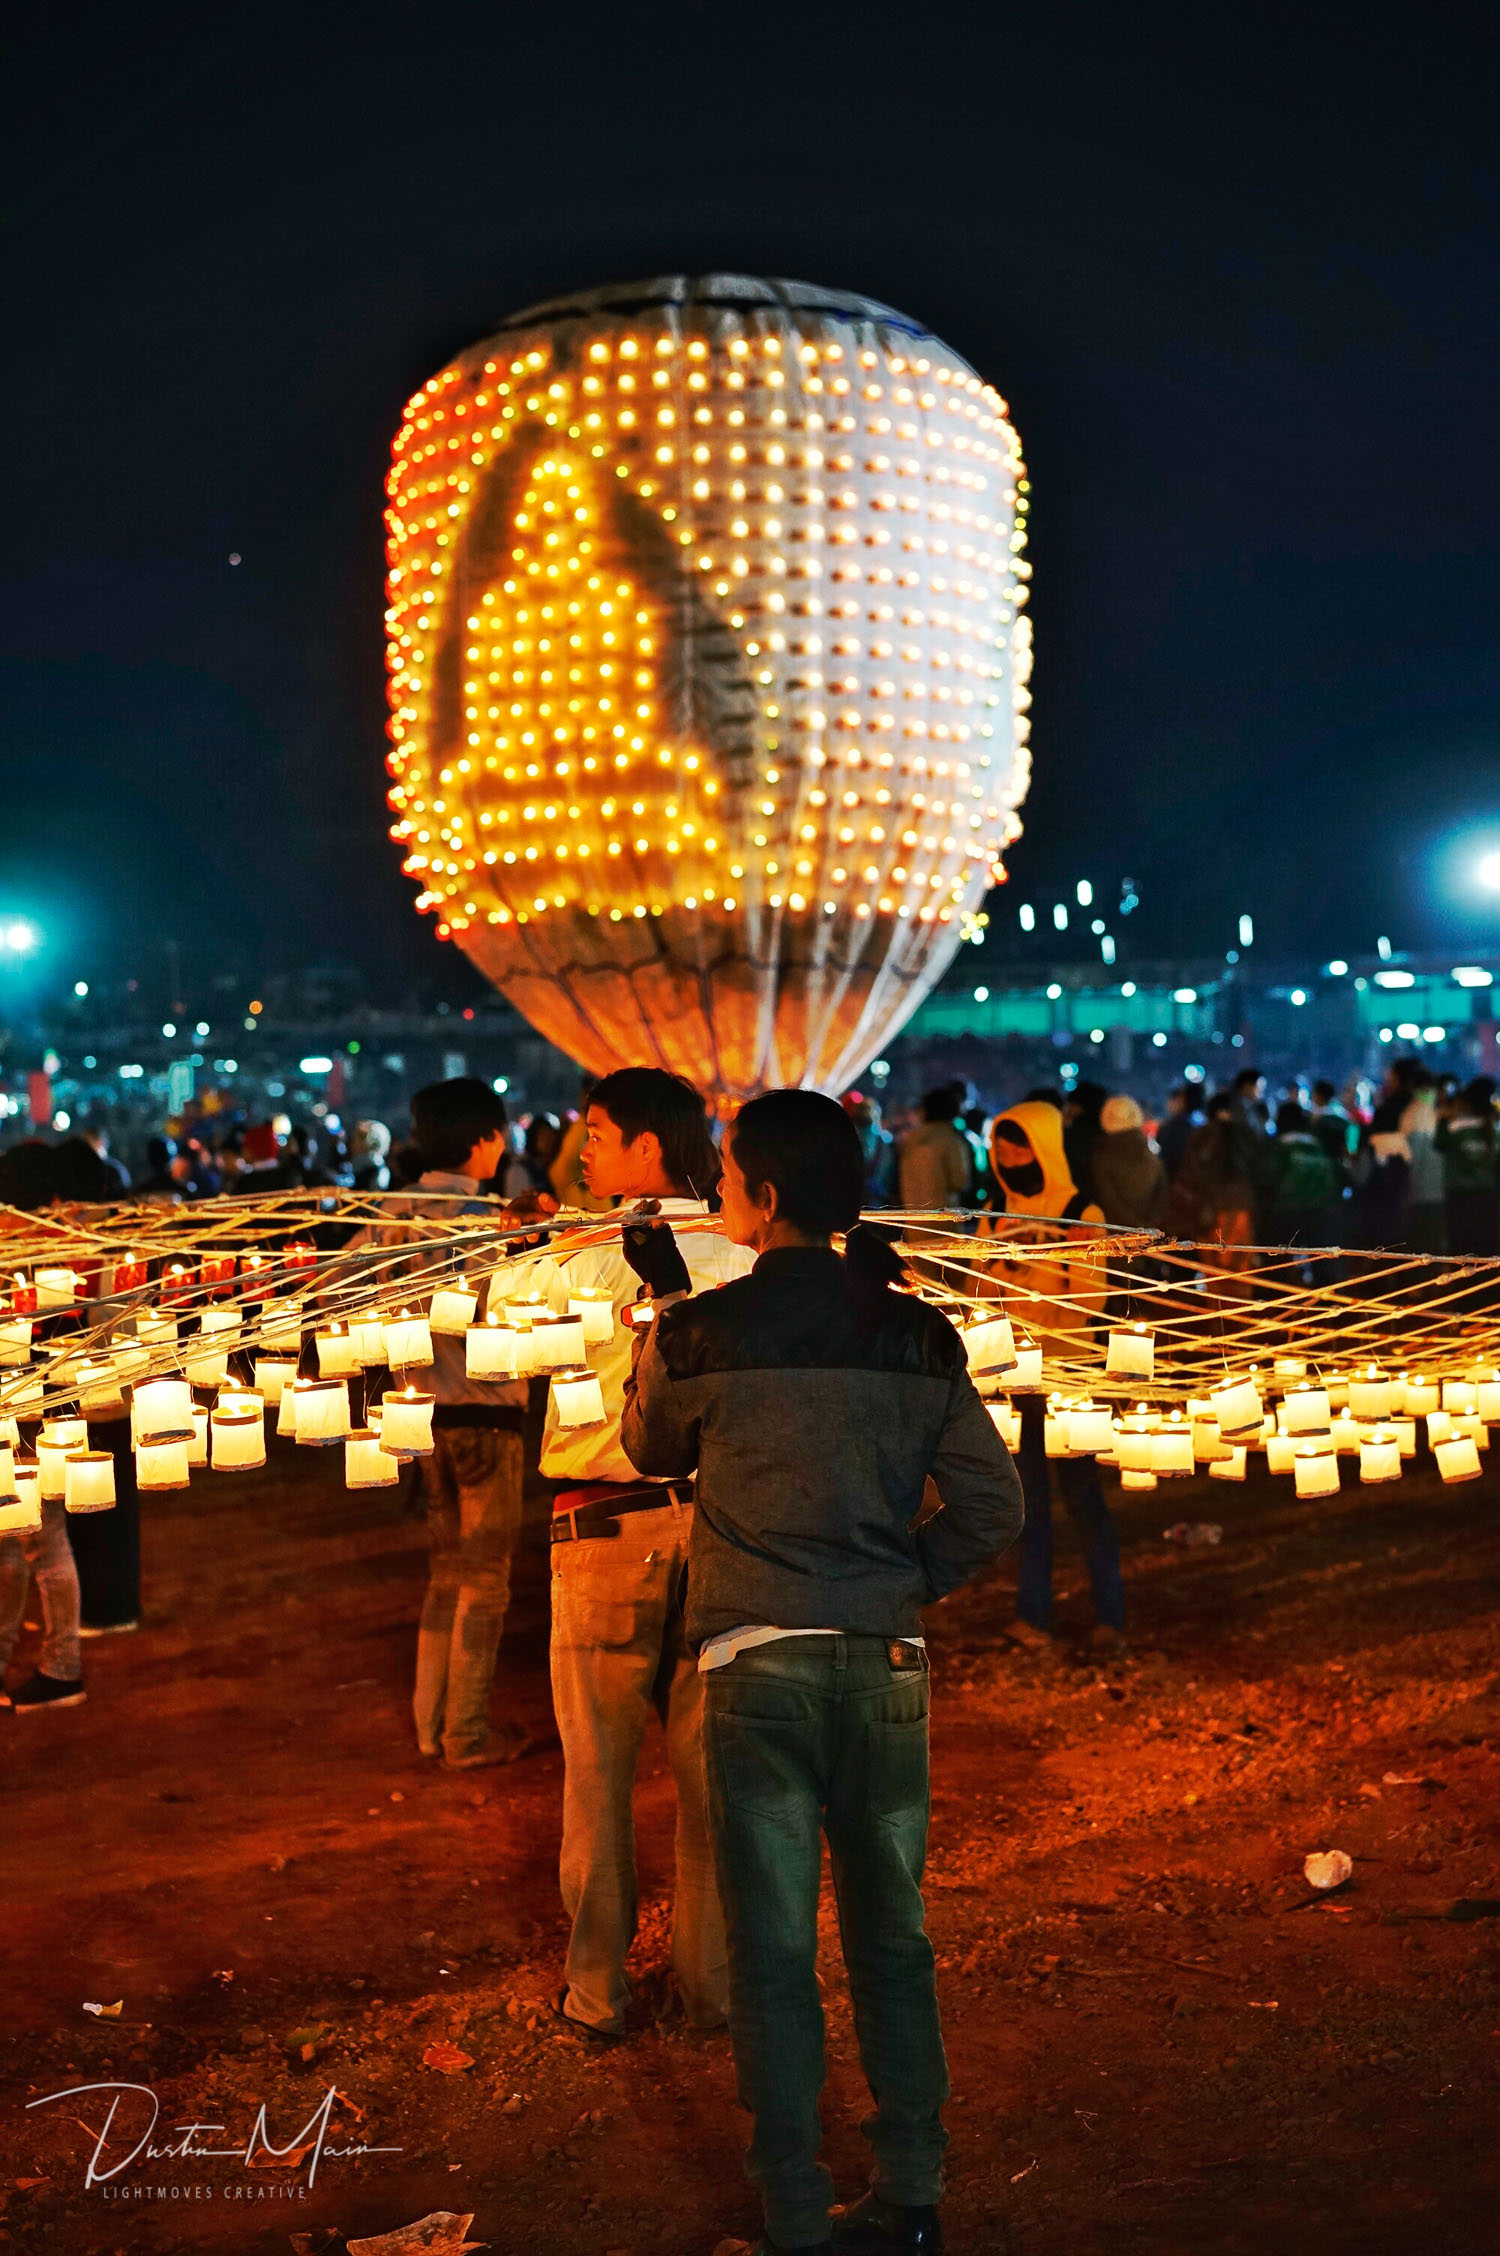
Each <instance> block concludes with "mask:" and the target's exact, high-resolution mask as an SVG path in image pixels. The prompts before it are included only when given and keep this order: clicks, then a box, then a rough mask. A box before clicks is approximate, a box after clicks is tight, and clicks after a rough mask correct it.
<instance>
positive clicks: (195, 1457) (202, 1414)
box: [186, 1402, 208, 1465]
mask: <svg viewBox="0 0 1500 2256" xmlns="http://www.w3.org/2000/svg"><path fill="white" fill-rule="evenodd" d="M186 1447H187V1461H188V1463H189V1464H190V1465H206V1464H207V1463H208V1412H207V1411H206V1410H205V1409H204V1408H203V1405H202V1404H201V1403H199V1402H195V1403H194V1404H193V1434H192V1439H191V1440H190V1441H189V1442H188V1443H187V1444H186Z"/></svg>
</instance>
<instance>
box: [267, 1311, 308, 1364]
mask: <svg viewBox="0 0 1500 2256" xmlns="http://www.w3.org/2000/svg"><path fill="white" fill-rule="evenodd" d="M303 1313H304V1310H303V1304H302V1302H301V1301H300V1300H268V1301H267V1302H266V1312H265V1315H264V1317H263V1318H262V1319H261V1325H260V1344H261V1346H262V1347H263V1348H266V1349H267V1350H268V1351H269V1352H270V1353H271V1354H272V1355H290V1356H292V1357H293V1358H294V1359H295V1358H296V1357H297V1356H298V1355H300V1354H301V1352H302V1318H303Z"/></svg>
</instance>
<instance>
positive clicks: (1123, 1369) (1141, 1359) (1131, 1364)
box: [1104, 1324, 1156, 1379]
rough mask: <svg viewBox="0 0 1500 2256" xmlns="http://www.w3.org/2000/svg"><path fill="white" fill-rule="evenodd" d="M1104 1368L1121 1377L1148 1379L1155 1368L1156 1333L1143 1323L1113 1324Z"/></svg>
mask: <svg viewBox="0 0 1500 2256" xmlns="http://www.w3.org/2000/svg"><path fill="white" fill-rule="evenodd" d="M1104 1368H1105V1370H1106V1371H1117V1372H1118V1373H1119V1374H1120V1375H1121V1377H1122V1378H1123V1377H1131V1378H1134V1377H1140V1378H1143V1379H1149V1378H1150V1377H1151V1376H1152V1375H1153V1373H1154V1372H1155V1370H1156V1335H1155V1333H1154V1332H1151V1331H1148V1330H1147V1328H1146V1326H1145V1325H1144V1324H1125V1325H1120V1324H1117V1325H1115V1327H1114V1329H1113V1330H1112V1331H1111V1333H1110V1335H1109V1344H1108V1346H1107V1348H1106V1350H1105V1357H1104Z"/></svg>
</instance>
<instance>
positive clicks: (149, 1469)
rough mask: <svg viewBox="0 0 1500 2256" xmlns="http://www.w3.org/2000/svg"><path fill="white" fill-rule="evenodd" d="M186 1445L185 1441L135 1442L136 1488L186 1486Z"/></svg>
mask: <svg viewBox="0 0 1500 2256" xmlns="http://www.w3.org/2000/svg"><path fill="white" fill-rule="evenodd" d="M188 1480H189V1474H188V1445H187V1443H186V1442H185V1441H154V1442H153V1441H142V1442H138V1443H137V1444H136V1452H135V1481H136V1486H137V1488H186V1487H187V1485H188Z"/></svg>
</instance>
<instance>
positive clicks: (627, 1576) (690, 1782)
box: [552, 1503, 728, 2035]
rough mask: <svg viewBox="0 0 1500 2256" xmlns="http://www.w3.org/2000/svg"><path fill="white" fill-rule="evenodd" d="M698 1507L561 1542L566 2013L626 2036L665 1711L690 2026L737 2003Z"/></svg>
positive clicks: (555, 1647) (555, 1594) (718, 2019)
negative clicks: (713, 1835) (709, 1694)
mask: <svg viewBox="0 0 1500 2256" xmlns="http://www.w3.org/2000/svg"><path fill="white" fill-rule="evenodd" d="M692 1525H693V1513H692V1507H691V1505H689V1504H681V1503H672V1504H667V1505H665V1506H663V1507H661V1508H660V1509H659V1510H652V1511H648V1512H631V1513H628V1514H627V1515H626V1516H625V1518H624V1519H622V1520H621V1522H620V1532H619V1534H618V1535H599V1536H585V1537H584V1538H583V1539H582V1540H581V1541H580V1542H577V1543H556V1544H554V1545H553V1547H552V1699H553V1705H554V1706H555V1708H556V1711H557V1728H558V1731H559V1733H560V1734H561V1737H562V1744H563V1760H564V1766H565V1767H564V1775H563V1827H562V1857H561V1861H560V1866H559V1876H560V1879H561V1882H562V1899H563V1909H564V1910H565V1911H566V1912H567V1914H568V1917H569V1919H570V1920H571V1921H572V1923H573V1924H572V1931H571V1933H570V1935H569V1938H568V1958H567V1968H566V1972H567V1993H566V2001H565V2008H564V2010H565V2011H566V2012H567V2013H568V2014H569V2016H570V2017H571V2018H572V2019H573V2020H575V2021H583V2022H587V2023H588V2025H589V2026H590V2027H591V2028H595V2029H602V2030H606V2031H608V2032H609V2033H610V2034H612V2035H619V2034H621V2033H622V2032H623V2030H624V2027H625V2008H626V2006H627V2005H628V2004H629V2002H630V1984H629V1982H628V1981H627V1980H626V1978H625V1959H626V1955H627V1953H628V1952H629V1949H630V1946H631V1944H632V1943H633V1942H634V1940H635V1931H636V1872H635V1815H634V1806H633V1805H634V1798H635V1773H636V1765H637V1763H638V1762H639V1760H640V1753H641V1740H642V1737H643V1735H644V1733H645V1729H646V1719H647V1717H648V1715H649V1714H650V1712H651V1710H652V1708H653V1707H654V1708H655V1710H656V1712H657V1714H658V1715H659V1716H660V1718H661V1721H662V1725H663V1728H664V1729H665V1732H666V1735H667V1757H668V1760H669V1761H670V1763H671V1765H672V1772H673V1776H674V1778H675V1780H676V1785H677V1837H676V1887H675V1893H674V1896H673V1905H672V1969H673V1972H674V1973H675V1975H676V1977H677V1984H678V1987H679V1989H680V1990H681V1992H682V2002H683V2006H684V2008H685V2010H686V2013H687V2017H688V2019H689V2021H691V2022H693V2023H695V2024H697V2025H698V2026H700V2027H704V2028H710V2027H717V2026H718V2025H719V2024H721V2023H722V2021H723V2019H724V2016H725V2012H726V2010H727V2007H728V1975H727V1972H726V1970H725V1964H724V1919H723V1914H722V1912H721V1911H720V1909H719V1895H718V1889H717V1887H716V1885H715V1882H714V1864H713V1851H712V1849H711V1848H710V1846H709V1838H708V1818H707V1814H706V1812H705V1810H704V1806H703V1742H702V1717H703V1689H702V1687H703V1680H702V1678H701V1677H700V1676H699V1674H698V1668H697V1663H696V1662H695V1661H694V1659H693V1656H692V1654H691V1653H690V1652H689V1651H688V1649H687V1644H686V1640H685V1639H684V1636H683V1622H682V1603H681V1590H682V1580H683V1573H684V1569H685V1568H686V1565H687V1547H688V1537H689V1534H690V1533H691V1531H692Z"/></svg>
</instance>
